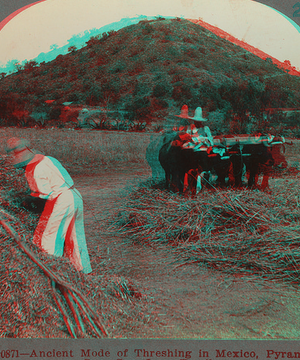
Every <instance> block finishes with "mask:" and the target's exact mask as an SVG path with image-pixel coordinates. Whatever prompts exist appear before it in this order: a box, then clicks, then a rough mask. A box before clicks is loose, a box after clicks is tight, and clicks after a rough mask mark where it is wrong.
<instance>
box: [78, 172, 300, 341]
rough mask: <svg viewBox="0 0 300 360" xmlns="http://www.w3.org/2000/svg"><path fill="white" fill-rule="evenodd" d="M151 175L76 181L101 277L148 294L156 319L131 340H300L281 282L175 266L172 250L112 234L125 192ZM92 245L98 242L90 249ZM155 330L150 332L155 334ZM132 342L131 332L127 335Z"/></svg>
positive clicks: (292, 293) (292, 301)
mask: <svg viewBox="0 0 300 360" xmlns="http://www.w3.org/2000/svg"><path fill="white" fill-rule="evenodd" d="M150 175H151V171H150V168H149V167H139V168H133V167H132V166H128V167H127V168H126V167H125V168H123V169H121V170H120V169H118V170H113V171H106V172H99V174H95V175H92V176H78V175H77V176H75V177H74V176H73V178H74V181H75V185H76V187H77V188H78V190H80V192H81V194H82V196H83V199H84V206H85V228H86V235H87V241H88V246H89V249H90V251H91V254H92V267H93V270H94V273H95V274H101V273H102V272H103V271H104V269H105V271H106V272H111V273H112V274H117V275H120V276H125V277H126V278H127V279H132V280H134V281H135V283H136V284H138V286H139V287H140V288H142V289H144V292H145V293H146V295H147V297H148V299H150V302H151V304H152V307H153V313H155V314H156V315H157V318H158V321H156V322H155V323H154V324H153V326H150V327H145V329H140V330H136V331H133V332H129V337H130V338H173V339H200V338H201V339H298V338H300V321H299V320H300V307H299V302H300V301H299V294H300V293H299V290H298V288H294V287H292V286H290V285H284V284H282V283H279V282H276V281H274V282H272V281H263V280H261V279H256V278H254V277H251V278H250V277H245V276H244V277H240V276H236V277H235V276H232V275H230V276H229V275H226V274H224V273H220V272H217V271H212V270H208V269H206V268H205V267H203V266H198V265H188V266H185V267H180V268H176V267H175V265H174V264H173V261H174V258H173V257H172V255H170V251H168V250H167V249H165V250H151V249H149V248H145V247H142V246H139V245H135V244H128V243H127V244H124V243H123V239H122V238H120V237H118V236H112V235H111V233H109V232H108V231H107V228H106V225H105V219H107V217H109V216H111V214H113V213H115V212H116V211H117V209H118V205H119V204H120V203H121V202H122V201H124V196H126V193H128V191H130V190H131V189H132V187H133V186H134V185H136V184H138V182H139V181H141V180H146V179H147V178H149V177H150ZM89 239H96V242H93V244H95V243H96V244H97V245H96V248H93V249H91V248H90V246H91V243H89ZM150 329H151V330H150ZM127 337H128V334H127Z"/></svg>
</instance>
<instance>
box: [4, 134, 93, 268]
mask: <svg viewBox="0 0 300 360" xmlns="http://www.w3.org/2000/svg"><path fill="white" fill-rule="evenodd" d="M7 153H8V155H9V156H10V157H11V160H12V162H13V164H14V166H15V167H17V168H23V169H25V176H26V179H27V182H28V185H29V187H30V189H31V191H32V193H31V195H32V196H35V197H40V198H42V199H46V200H47V201H46V204H45V208H44V211H43V213H42V215H41V217H40V220H39V223H38V225H37V228H36V230H35V232H34V236H33V242H34V244H36V245H37V246H39V247H40V248H41V249H42V250H44V251H45V252H47V253H48V254H51V255H54V256H65V257H68V258H69V259H70V261H71V263H72V264H73V265H74V267H75V268H76V269H77V270H78V271H82V272H84V273H90V272H91V271H92V268H91V264H90V258H89V254H88V249H87V245H86V239H85V232H84V222H83V201H82V197H81V195H80V193H79V191H78V190H76V189H75V188H74V182H73V180H72V178H71V176H70V175H69V173H68V172H67V170H66V169H65V168H64V167H63V166H62V165H61V163H60V162H59V161H58V160H56V159H54V158H53V157H50V156H45V155H42V154H36V153H35V152H34V151H33V150H32V149H30V147H29V144H28V142H27V141H26V140H23V139H18V138H11V139H9V140H8V141H7Z"/></svg>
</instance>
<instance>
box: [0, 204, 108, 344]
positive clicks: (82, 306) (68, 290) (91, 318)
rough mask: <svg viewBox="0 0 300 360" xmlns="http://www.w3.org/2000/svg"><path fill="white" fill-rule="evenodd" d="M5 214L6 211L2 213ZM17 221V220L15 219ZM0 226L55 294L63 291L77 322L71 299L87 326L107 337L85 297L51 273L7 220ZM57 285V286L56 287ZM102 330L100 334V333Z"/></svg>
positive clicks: (64, 311) (60, 305)
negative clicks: (49, 283) (41, 272)
mask: <svg viewBox="0 0 300 360" xmlns="http://www.w3.org/2000/svg"><path fill="white" fill-rule="evenodd" d="M2 213H4V211H2ZM7 217H8V218H9V219H10V220H12V219H13V218H12V216H11V215H9V214H7ZM14 220H15V219H14ZM0 224H1V225H2V226H3V227H4V229H5V230H6V231H7V232H8V233H9V234H10V236H11V237H12V238H13V239H14V240H15V241H16V243H17V244H18V246H19V247H20V248H21V249H22V250H23V251H24V253H25V254H26V255H27V256H28V257H29V258H30V259H31V260H32V261H33V262H34V263H35V264H36V265H37V266H39V267H40V269H42V270H43V272H44V273H45V275H46V276H47V277H48V278H49V279H50V280H51V283H52V288H53V290H54V292H55V286H56V285H58V286H59V288H60V289H61V292H62V294H63V295H64V296H65V294H67V297H66V300H67V302H68V303H70V304H71V310H72V312H73V316H74V318H75V320H77V319H78V316H77V310H76V311H75V310H74V306H73V303H72V302H70V298H69V297H71V298H73V299H74V301H76V300H77V301H76V303H77V305H78V308H79V310H81V312H83V316H84V317H85V318H86V319H87V324H89V326H90V327H91V328H92V330H93V331H94V332H95V334H96V335H97V337H101V333H102V336H107V332H106V330H105V329H104V327H103V325H101V322H100V320H99V319H98V316H97V315H96V313H95V311H94V310H93V309H92V306H91V305H90V304H89V301H88V300H87V299H86V298H85V296H83V295H82V293H81V292H80V291H79V290H78V289H76V288H74V287H73V286H72V285H71V284H70V283H68V282H67V281H65V280H63V279H61V278H60V276H59V275H57V274H55V273H54V272H53V271H51V270H50V269H49V268H48V267H47V266H46V265H45V264H43V263H42V262H41V261H39V259H38V258H37V257H36V256H35V255H34V254H33V252H32V251H31V250H30V249H29V248H28V247H27V246H26V245H25V244H24V242H22V241H21V238H20V236H19V234H17V233H16V231H15V230H14V229H13V227H12V226H11V225H9V224H8V223H7V220H6V221H5V220H4V219H3V218H0ZM54 284H55V285H54ZM55 300H56V302H57V304H58V305H59V308H60V309H61V312H62V313H63V316H64V319H65V323H66V325H67V328H68V330H69V332H70V335H71V336H72V337H75V338H76V335H75V331H74V329H73V326H72V325H71V321H70V318H69V317H68V315H67V311H66V310H65V309H64V306H63V304H62V302H61V301H60V300H59V297H58V296H55ZM99 330H100V332H99ZM83 333H84V330H83V331H81V334H83Z"/></svg>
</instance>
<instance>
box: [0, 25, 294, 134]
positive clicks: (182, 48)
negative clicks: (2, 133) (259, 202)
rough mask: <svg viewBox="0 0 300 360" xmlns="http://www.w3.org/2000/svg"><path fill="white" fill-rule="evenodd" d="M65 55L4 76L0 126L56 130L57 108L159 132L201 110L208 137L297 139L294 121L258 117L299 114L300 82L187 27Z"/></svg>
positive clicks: (118, 36) (134, 32)
mask: <svg viewBox="0 0 300 360" xmlns="http://www.w3.org/2000/svg"><path fill="white" fill-rule="evenodd" d="M69 50H70V52H69V53H68V54H66V55H59V56H57V58H56V59H55V60H53V61H51V62H49V63H41V64H39V65H38V64H37V63H36V62H34V61H31V62H28V63H27V64H25V66H23V67H20V68H19V70H18V72H16V73H13V74H11V75H8V76H6V77H5V76H3V78H2V79H1V80H0V119H1V124H2V125H8V124H10V125H11V124H12V125H21V126H22V125H23V126H24V125H28V126H32V125H34V124H36V123H38V124H39V125H45V124H46V123H47V122H48V123H49V124H50V123H51V120H52V125H53V123H54V124H56V125H57V120H58V119H59V115H60V112H61V108H62V106H61V104H62V103H64V102H73V103H76V104H82V105H89V106H101V107H104V108H106V109H110V110H115V111H120V110H122V111H125V112H123V113H122V114H121V115H118V113H117V115H116V113H112V114H114V115H113V116H114V117H115V118H116V117H119V118H120V117H122V118H123V119H124V117H125V118H126V119H127V120H129V121H133V120H137V121H143V122H145V123H147V124H150V123H156V124H163V123H166V119H167V118H168V117H169V116H170V115H171V114H179V112H180V108H181V106H182V105H183V104H187V105H188V106H189V108H190V109H192V110H194V109H195V108H196V107H197V106H202V107H203V108H204V110H205V112H207V113H209V114H210V120H211V124H212V128H213V130H215V132H218V131H233V132H236V133H238V132H249V131H253V129H260V130H264V131H271V130H273V131H274V130H276V131H281V130H285V131H286V129H287V128H288V127H289V128H291V129H292V131H293V134H294V135H296V136H297V135H298V133H299V134H300V130H299V128H298V127H297V126H298V125H297V124H298V119H297V118H296V116H294V117H292V118H288V119H287V118H286V119H285V118H284V117H279V118H278V116H277V118H275V119H274V118H272V117H270V116H269V117H266V116H263V110H264V109H266V108H295V107H300V92H299V84H300V79H299V77H296V76H292V75H289V74H288V73H286V72H285V71H284V70H283V69H279V68H278V67H277V66H276V65H274V64H273V63H272V61H271V60H270V59H267V60H262V59H260V58H259V57H258V56H255V55H253V54H252V53H250V52H248V51H247V50H245V49H243V48H240V47H239V46H237V45H234V44H232V43H231V42H229V41H227V40H225V39H222V38H220V37H218V36H217V35H215V34H214V33H212V32H210V31H208V30H207V29H205V28H203V27H202V26H200V25H197V24H193V23H192V22H190V21H188V20H182V19H179V18H177V19H169V20H165V19H156V20H150V21H146V20H145V21H144V20H143V21H140V23H138V24H135V25H130V26H128V27H126V28H123V29H121V30H119V31H117V32H115V31H111V32H110V33H108V34H107V33H104V34H102V35H99V36H96V37H92V38H91V39H90V40H89V41H88V42H87V43H86V46H85V47H83V48H82V49H80V50H76V48H75V47H70V49H69ZM47 100H54V101H53V102H52V103H51V104H47V103H45V101H47ZM41 114H42V115H41ZM124 114H125V115H124ZM249 114H250V116H249ZM172 121H174V118H172Z"/></svg>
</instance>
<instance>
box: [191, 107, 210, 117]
mask: <svg viewBox="0 0 300 360" xmlns="http://www.w3.org/2000/svg"><path fill="white" fill-rule="evenodd" d="M189 119H191V120H194V121H207V119H206V118H204V117H203V116H202V108H201V107H200V106H199V107H197V109H196V110H195V115H194V117H191V116H189Z"/></svg>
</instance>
